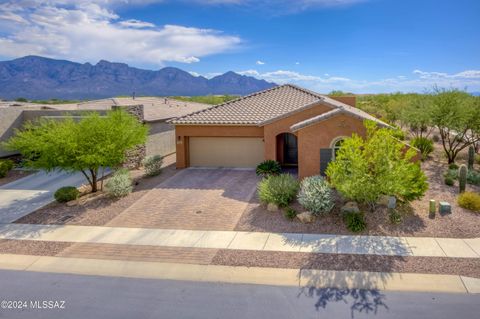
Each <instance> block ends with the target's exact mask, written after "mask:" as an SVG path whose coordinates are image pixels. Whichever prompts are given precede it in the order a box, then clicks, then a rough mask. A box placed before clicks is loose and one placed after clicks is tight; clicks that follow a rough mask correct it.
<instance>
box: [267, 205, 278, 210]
mask: <svg viewBox="0 0 480 319" xmlns="http://www.w3.org/2000/svg"><path fill="white" fill-rule="evenodd" d="M267 210H268V211H269V212H278V205H277V204H274V203H268V205H267Z"/></svg>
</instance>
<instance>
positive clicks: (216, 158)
mask: <svg viewBox="0 0 480 319" xmlns="http://www.w3.org/2000/svg"><path fill="white" fill-rule="evenodd" d="M189 143H190V144H189V152H190V166H197V167H255V166H257V165H258V163H260V162H262V161H263V160H264V158H265V156H264V145H263V139H262V138H256V137H190V138H189Z"/></svg>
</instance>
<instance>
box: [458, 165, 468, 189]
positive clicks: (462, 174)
mask: <svg viewBox="0 0 480 319" xmlns="http://www.w3.org/2000/svg"><path fill="white" fill-rule="evenodd" d="M467 173H468V169H467V166H466V165H465V164H462V165H460V168H459V169H458V185H459V187H460V193H463V192H464V191H465V186H466V185H467Z"/></svg>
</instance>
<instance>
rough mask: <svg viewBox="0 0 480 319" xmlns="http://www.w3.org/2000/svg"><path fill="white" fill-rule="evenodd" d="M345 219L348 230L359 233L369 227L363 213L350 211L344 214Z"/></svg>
mask: <svg viewBox="0 0 480 319" xmlns="http://www.w3.org/2000/svg"><path fill="white" fill-rule="evenodd" d="M343 219H344V221H345V224H346V226H347V228H348V230H350V231H351V232H354V233H358V232H361V231H363V230H365V228H367V223H366V222H365V217H364V215H363V213H361V212H360V213H353V212H350V213H346V214H345V215H344V216H343Z"/></svg>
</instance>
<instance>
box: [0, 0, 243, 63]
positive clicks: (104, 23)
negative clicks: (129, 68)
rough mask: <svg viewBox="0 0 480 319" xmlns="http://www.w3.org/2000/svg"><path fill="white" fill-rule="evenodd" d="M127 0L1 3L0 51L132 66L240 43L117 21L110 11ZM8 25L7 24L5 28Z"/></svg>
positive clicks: (194, 58)
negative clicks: (112, 62)
mask: <svg viewBox="0 0 480 319" xmlns="http://www.w3.org/2000/svg"><path fill="white" fill-rule="evenodd" d="M149 2H152V1H140V0H134V1H131V0H130V1H128V0H113V1H111V0H110V1H109V0H93V1H85V0H79V1H73V0H50V1H45V2H39V1H32V0H19V1H7V2H4V3H1V4H0V28H2V31H3V30H6V31H7V32H5V31H4V33H6V35H4V36H0V55H2V56H6V57H18V56H23V55H29V54H35V55H42V56H47V57H52V58H65V59H71V60H75V61H80V62H92V63H95V62H97V61H98V60H101V59H105V58H108V59H109V60H112V61H122V62H127V63H130V64H134V65H138V64H141V65H144V64H149V65H162V64H163V63H164V62H166V61H175V62H183V63H194V62H198V61H199V60H200V58H201V57H203V56H208V55H211V54H216V53H221V52H225V51H228V50H230V49H232V48H235V47H236V46H238V45H239V44H240V43H241V39H240V38H239V37H237V36H232V35H226V34H224V33H222V32H221V31H217V30H211V29H200V28H194V27H186V26H180V25H164V26H155V25H154V24H153V23H150V22H146V21H139V20H133V19H131V20H122V21H119V20H120V17H119V16H118V15H117V14H116V13H115V12H113V11H112V10H111V8H112V7H114V6H115V5H117V4H124V3H134V4H145V3H149ZM4 26H8V28H6V27H5V28H4Z"/></svg>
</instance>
